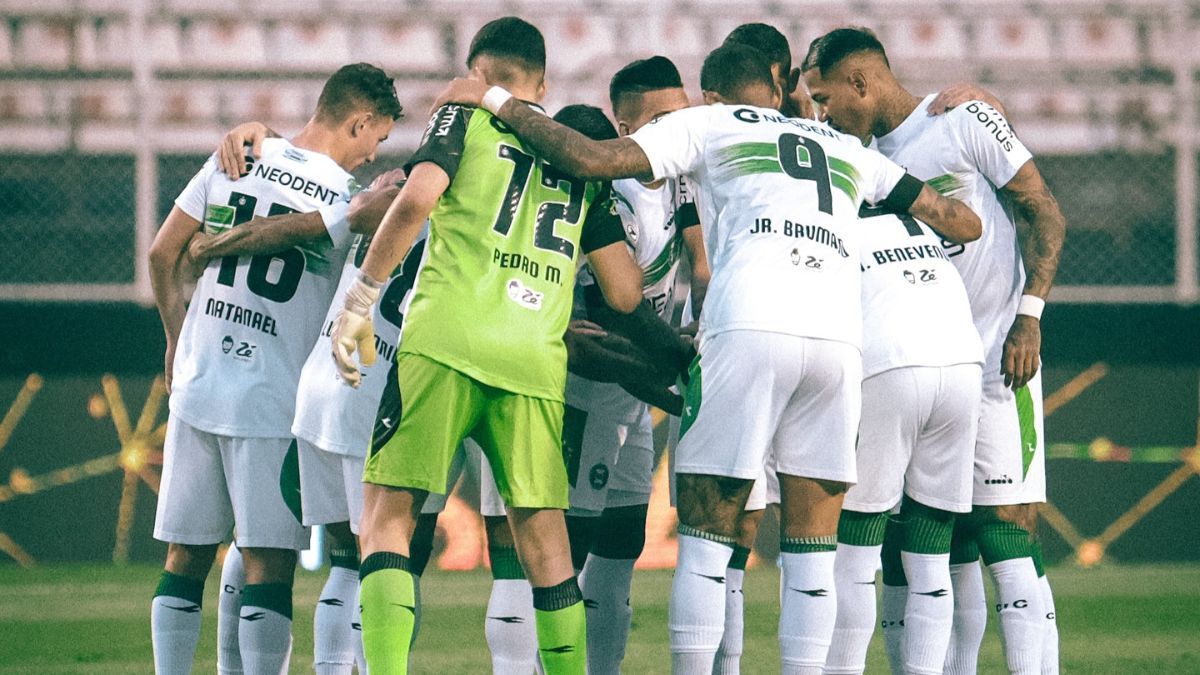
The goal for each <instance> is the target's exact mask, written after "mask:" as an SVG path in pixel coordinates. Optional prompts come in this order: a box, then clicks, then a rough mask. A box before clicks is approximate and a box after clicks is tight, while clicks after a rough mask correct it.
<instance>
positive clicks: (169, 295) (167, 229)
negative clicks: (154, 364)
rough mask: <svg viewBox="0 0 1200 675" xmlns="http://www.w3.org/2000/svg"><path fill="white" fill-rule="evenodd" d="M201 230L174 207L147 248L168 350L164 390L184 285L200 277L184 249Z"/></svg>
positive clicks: (183, 306) (182, 314)
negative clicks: (190, 263) (188, 261)
mask: <svg viewBox="0 0 1200 675" xmlns="http://www.w3.org/2000/svg"><path fill="white" fill-rule="evenodd" d="M199 230H200V221H199V220H197V219H196V218H194V217H192V216H190V215H188V213H187V212H185V211H184V210H183V209H182V208H180V207H179V206H175V207H173V208H172V209H171V213H170V214H168V215H167V219H166V220H165V221H163V225H162V227H161V228H159V230H158V233H157V234H156V235H155V236H154V242H153V243H152V244H151V245H150V252H149V254H148V256H149V259H150V285H151V287H152V288H153V290H154V302H155V304H156V305H157V306H158V315H159V318H161V319H162V324H163V332H164V333H165V334H166V339H167V351H166V359H165V363H164V371H163V372H164V376H165V378H166V379H165V381H166V385H167V391H168V392H170V391H171V371H172V368H173V365H174V363H175V348H176V347H177V346H178V343H179V334H180V333H181V332H182V330H183V319H184V317H185V316H187V298H186V297H185V293H184V288H183V287H184V284H185V282H187V281H189V280H192V279H194V278H195V277H197V276H199V270H193V269H191V268H190V267H189V265H188V263H187V256H186V255H185V250H186V249H187V245H188V241H190V240H191V238H192V235H194V234H195V233H196V232H198V231H199Z"/></svg>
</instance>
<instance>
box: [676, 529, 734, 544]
mask: <svg viewBox="0 0 1200 675" xmlns="http://www.w3.org/2000/svg"><path fill="white" fill-rule="evenodd" d="M679 534H680V536H684V537H695V538H697V539H704V540H706V541H711V542H715V543H718V544H723V545H725V546H728V547H729V548H733V547H735V546H737V540H736V539H734V538H733V537H727V536H725V535H723V534H715V533H713V532H705V531H704V530H701V529H699V528H695V527H692V526H691V525H684V524H683V523H680V524H679Z"/></svg>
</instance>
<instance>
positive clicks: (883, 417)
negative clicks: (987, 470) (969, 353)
mask: <svg viewBox="0 0 1200 675" xmlns="http://www.w3.org/2000/svg"><path fill="white" fill-rule="evenodd" d="M982 373H983V371H982V368H981V367H980V366H979V364H976V363H963V364H958V365H954V366H946V367H943V368H926V367H910V368H895V369H892V370H887V371H884V372H882V373H879V374H878V375H873V376H871V377H869V378H867V379H866V380H864V381H863V405H862V423H861V424H860V425H859V431H858V483H857V484H856V485H854V487H851V488H850V490H849V491H848V492H847V493H846V501H845V505H844V508H847V509H849V510H851V511H861V512H863V513H878V512H883V511H888V510H890V509H891V508H892V507H893V506H895V505H896V504H897V503H899V501H900V496H901V494H902V493H903V494H907V495H908V496H909V497H912V498H913V499H915V500H917V501H918V502H920V503H922V504H924V505H926V506H932V507H933V508H936V509H942V510H943V511H953V512H955V513H966V512H968V511H970V510H971V476H972V474H973V472H974V457H975V453H974V448H975V431H976V429H977V428H978V419H979V395H980V394H979V392H980V388H981V387H982V378H983V374H982Z"/></svg>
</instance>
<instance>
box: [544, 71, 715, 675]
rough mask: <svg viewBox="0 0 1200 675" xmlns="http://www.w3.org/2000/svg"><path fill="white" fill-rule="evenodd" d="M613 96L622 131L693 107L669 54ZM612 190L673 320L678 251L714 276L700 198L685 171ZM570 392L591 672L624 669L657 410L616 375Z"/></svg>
mask: <svg viewBox="0 0 1200 675" xmlns="http://www.w3.org/2000/svg"><path fill="white" fill-rule="evenodd" d="M609 101H610V102H611V104H612V112H613V117H614V118H615V119H616V120H617V127H618V129H619V131H620V134H621V135H622V136H624V135H628V134H631V133H633V132H636V131H637V130H638V129H640V128H641V127H643V126H645V125H646V124H648V123H650V122H652V121H654V120H656V119H658V118H659V117H662V116H663V115H666V114H668V113H671V112H674V111H676V110H680V109H682V108H686V107H687V106H688V97H687V93H686V92H685V91H684V89H683V81H682V80H681V78H680V76H679V71H678V69H676V67H675V64H673V63H672V62H671V61H670V60H669V59H667V58H666V57H663V56H654V57H651V58H648V59H642V60H638V61H634V62H632V63H630V64H628V65H626V66H625V67H623V68H622V69H621V70H619V71H617V73H616V74H615V75H613V77H612V80H611V81H610V83H609ZM596 112H597V114H599V115H601V117H603V113H600V112H599V111H596ZM556 119H557V117H556ZM612 137H613V138H616V137H617V134H616V133H615V132H614V133H613V135H612ZM593 138H594V136H593ZM613 196H614V197H615V198H616V200H617V211H618V213H619V214H620V216H621V220H622V222H623V223H624V224H625V231H626V241H627V242H628V243H629V245H630V247H631V248H632V250H633V255H634V259H635V260H636V261H637V262H638V265H639V267H641V269H642V275H643V281H642V283H643V288H642V294H643V296H644V297H645V298H646V301H647V302H649V303H650V306H651V307H652V308H653V310H654V312H655V314H656V315H657V316H658V317H659V318H660V319H661V320H662V321H663V322H670V321H671V320H672V318H673V314H674V308H675V297H674V292H675V280H676V273H677V271H678V268H679V259H680V257H681V253H682V254H685V255H687V256H688V257H689V259H690V261H691V263H692V269H693V282H692V284H693V285H692V293H693V294H696V295H698V296H699V297H703V292H704V286H705V284H706V283H707V279H706V277H707V271H708V268H707V261H706V259H705V255H704V242H703V238H702V234H701V231H700V228H699V227H696V226H697V225H699V224H700V222H699V219H698V217H697V214H696V207H695V204H694V203H693V202H692V201H691V197H690V195H689V194H688V192H687V187H686V185H685V184H684V183H683V181H682V180H672V181H668V180H659V181H654V182H651V183H643V182H641V181H638V180H636V179H624V180H618V181H614V182H613ZM580 278H581V283H582V284H583V290H584V295H585V297H586V298H587V299H588V300H590V301H591V303H590V304H593V305H594V304H595V303H596V302H603V300H602V299H600V298H597V296H598V295H599V293H598V292H596V291H597V290H598V289H597V288H596V286H595V285H594V281H593V280H592V279H591V277H590V274H586V273H585V274H581V275H580ZM566 398H567V418H566V420H565V422H564V424H565V425H566V430H567V435H568V438H571V432H572V429H571V427H572V426H573V425H572V422H574V423H575V424H574V426H575V427H576V428H575V429H574V433H575V434H576V438H575V439H574V440H577V441H578V444H577V448H576V450H577V451H578V452H579V455H578V456H577V457H576V458H575V461H574V462H573V463H572V468H574V469H575V473H574V475H572V476H570V478H571V481H572V486H571V495H570V500H571V509H570V511H568V512H567V526H568V530H569V531H571V532H572V534H573V535H574V538H573V541H572V552H573V554H575V555H576V560H575V563H576V567H579V568H582V573H581V574H580V583H581V585H582V587H583V596H584V599H585V603H586V604H587V608H588V609H587V614H588V672H589V673H592V674H593V675H605V674H606V673H618V672H620V668H621V661H622V659H623V658H624V656H625V645H626V641H627V640H628V637H629V628H630V624H631V622H632V618H633V607H632V605H631V603H630V596H629V590H630V584H631V583H632V580H633V567H634V563H635V562H636V561H637V558H638V556H639V555H641V552H642V548H643V546H644V545H645V535H646V510H647V506H648V504H649V502H650V486H651V481H652V476H653V473H654V443H653V434H652V431H653V430H652V428H651V422H650V411H649V408H648V406H647V405H646V403H644V402H642V401H640V400H638V399H636V398H634V396H632V395H631V394H630V393H629V392H627V391H625V390H623V389H622V388H621V387H620V386H619V385H617V384H613V383H607V382H596V381H593V380H590V379H586V378H583V377H576V376H573V375H569V376H568V378H567V392H566ZM580 427H581V428H580ZM576 533H583V534H582V536H581V535H579V534H576Z"/></svg>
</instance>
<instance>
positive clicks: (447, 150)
mask: <svg viewBox="0 0 1200 675" xmlns="http://www.w3.org/2000/svg"><path fill="white" fill-rule="evenodd" d="M474 112H475V108H465V107H463V106H459V105H445V106H442V107H441V108H438V110H437V112H435V113H434V114H433V117H430V118H429V125H428V126H427V127H425V135H424V136H422V137H421V145H420V146H419V147H418V148H417V151H416V152H414V153H413V154H412V156H411V157H409V158H408V161H407V162H405V164H404V173H406V174H409V173H412V169H413V167H414V166H416V165H418V164H420V163H421V162H433V163H434V164H437V165H438V166H440V167H441V168H442V170H443V171H445V172H446V175H447V176H449V177H450V181H451V182H453V181H454V175H455V174H456V173H458V164H459V162H461V161H462V155H463V148H464V147H465V146H466V143H467V123H468V122H470V121H471V115H472V114H473V113H474Z"/></svg>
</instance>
